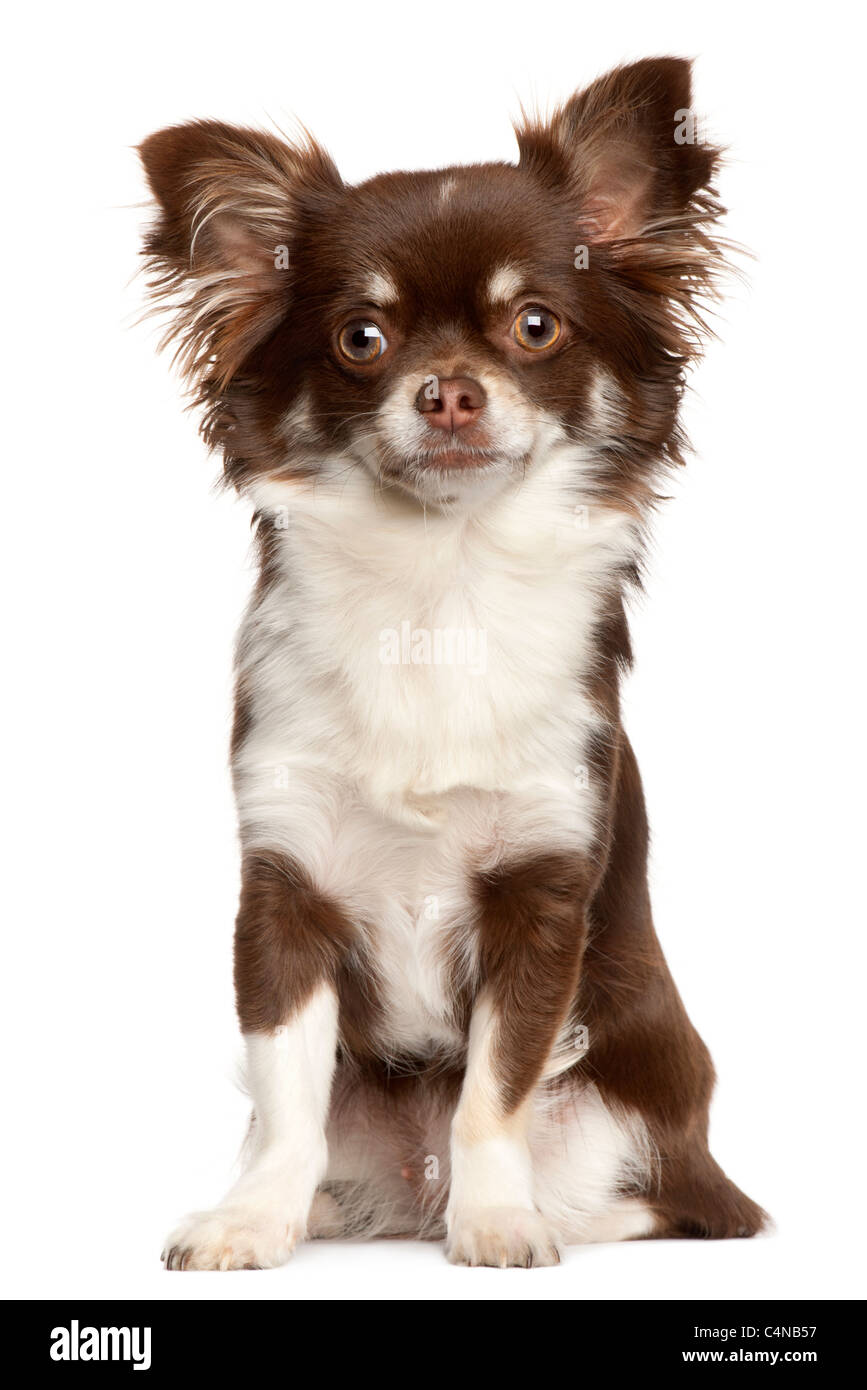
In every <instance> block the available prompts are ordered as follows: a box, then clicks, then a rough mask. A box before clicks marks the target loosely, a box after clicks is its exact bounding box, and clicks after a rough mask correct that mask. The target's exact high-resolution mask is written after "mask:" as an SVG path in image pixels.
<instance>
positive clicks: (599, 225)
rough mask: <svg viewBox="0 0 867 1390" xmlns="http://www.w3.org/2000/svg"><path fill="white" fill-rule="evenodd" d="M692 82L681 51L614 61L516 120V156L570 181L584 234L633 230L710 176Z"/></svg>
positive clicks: (687, 203) (621, 236)
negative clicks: (620, 63)
mask: <svg viewBox="0 0 867 1390" xmlns="http://www.w3.org/2000/svg"><path fill="white" fill-rule="evenodd" d="M691 87H692V83H691V71H690V63H689V62H688V61H687V60H686V59H684V58H647V59H644V60H643V61H642V62H640V63H632V64H630V65H629V66H627V67H620V68H615V69H614V71H613V72H610V73H608V74H607V75H606V76H605V77H600V78H599V80H598V81H596V82H594V83H593V84H592V85H591V86H590V87H588V88H586V90H585V91H583V92H576V94H575V96H573V97H572V98H571V99H570V100H569V101H568V102H567V103H566V105H565V106H563V107H562V108H561V109H560V110H558V111H557V112H556V113H555V114H554V117H553V118H552V120H551V121H550V122H548V123H545V124H538V123H537V124H533V123H528V124H527V125H526V126H524V127H523V128H522V129H521V130H519V131H518V142H519V146H520V149H521V161H522V163H524V164H529V165H531V166H533V167H535V168H536V169H537V170H539V171H542V172H543V173H546V174H547V175H548V176H549V177H552V176H553V177H554V178H556V179H559V180H560V181H567V182H568V183H569V184H570V186H571V187H572V188H573V189H574V191H575V195H576V212H577V219H578V225H579V228H580V229H581V231H582V232H584V233H585V234H586V236H587V237H588V238H589V239H590V240H591V241H597V242H613V241H621V240H629V239H634V238H637V237H640V236H641V235H642V234H645V233H647V232H649V231H651V230H653V229H654V227H656V226H658V225H659V224H660V223H669V222H671V221H672V220H675V221H676V220H677V219H678V218H682V217H683V216H684V215H685V214H688V213H689V211H690V209H691V207H692V205H693V200H694V199H695V197H696V195H697V194H699V193H700V191H701V190H704V189H707V188H708V185H709V184H710V181H711V179H712V177H713V174H714V170H715V168H716V164H717V159H718V154H719V152H718V150H716V149H714V148H713V147H711V146H708V145H705V144H702V143H701V142H700V141H699V140H698V132H697V130H696V128H695V118H694V114H693V112H692V108H691V100H692V91H691Z"/></svg>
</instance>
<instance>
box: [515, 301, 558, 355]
mask: <svg viewBox="0 0 867 1390" xmlns="http://www.w3.org/2000/svg"><path fill="white" fill-rule="evenodd" d="M512 336H513V337H514V339H515V342H516V343H518V344H519V346H520V347H522V348H526V349H527V351H528V352H541V350H542V348H549V347H553V345H554V343H556V341H557V339H558V338H559V337H560V320H559V319H558V318H557V316H556V314H552V313H551V311H550V309H541V308H539V307H538V305H533V306H532V307H531V308H529V309H522V310H521V312H520V314H519V315H518V317H517V318H516V319H515V322H514V323H513V324H512Z"/></svg>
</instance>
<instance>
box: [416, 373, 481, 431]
mask: <svg viewBox="0 0 867 1390" xmlns="http://www.w3.org/2000/svg"><path fill="white" fill-rule="evenodd" d="M486 400H487V396H486V395H485V390H484V387H483V386H482V384H481V382H478V381H475V380H474V379H473V377H471V376H450V377H434V378H430V377H429V378H428V380H427V381H426V382H425V384H424V386H422V388H421V390H420V391H419V393H418V395H417V396H416V398H415V408H416V410H420V411H421V413H422V415H426V416H427V422H428V424H429V425H434V426H435V427H436V428H437V429H439V430H451V431H453V432H454V431H455V430H462V429H464V428H465V426H466V425H471V424H472V423H473V421H474V420H476V419H478V417H479V414H480V412H481V411H482V409H483V408H484V404H485V401H486Z"/></svg>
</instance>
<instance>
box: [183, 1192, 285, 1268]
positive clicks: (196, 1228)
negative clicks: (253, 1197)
mask: <svg viewBox="0 0 867 1390" xmlns="http://www.w3.org/2000/svg"><path fill="white" fill-rule="evenodd" d="M302 1234H303V1224H299V1223H294V1222H292V1221H289V1220H287V1219H286V1214H285V1212H276V1211H270V1210H267V1209H266V1210H262V1209H261V1208H256V1207H243V1206H225V1207H216V1208H215V1209H214V1210H213V1211H203V1212H195V1213H194V1214H193V1215H192V1216H188V1217H187V1219H186V1220H185V1221H182V1222H181V1224H180V1226H178V1227H177V1228H176V1229H175V1230H174V1231H172V1234H171V1235H170V1236H169V1238H168V1240H167V1241H166V1244H165V1249H164V1250H163V1253H162V1259H163V1262H164V1263H165V1266H166V1269H274V1268H276V1267H277V1265H282V1264H285V1263H286V1261H287V1260H288V1259H289V1256H290V1255H291V1254H292V1251H293V1250H294V1248H295V1244H296V1242H297V1240H298V1239H299V1237H300V1236H301V1235H302Z"/></svg>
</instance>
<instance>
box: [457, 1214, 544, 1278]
mask: <svg viewBox="0 0 867 1390" xmlns="http://www.w3.org/2000/svg"><path fill="white" fill-rule="evenodd" d="M446 1255H447V1257H448V1259H449V1260H450V1261H451V1263H452V1264H454V1265H492V1266H493V1267H494V1268H495V1269H510V1268H513V1267H517V1268H520V1269H534V1268H538V1267H539V1266H540V1265H558V1264H559V1263H560V1239H559V1237H558V1235H557V1232H556V1231H555V1230H554V1228H553V1226H551V1225H549V1224H548V1222H547V1221H546V1220H545V1219H544V1217H542V1216H540V1215H539V1213H538V1212H537V1211H528V1210H527V1209H526V1208H524V1207H472V1208H469V1209H467V1210H465V1211H457V1212H455V1213H454V1215H453V1217H452V1218H451V1220H450V1222H449V1235H448V1240H447V1242H446Z"/></svg>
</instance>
